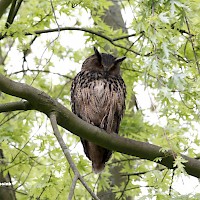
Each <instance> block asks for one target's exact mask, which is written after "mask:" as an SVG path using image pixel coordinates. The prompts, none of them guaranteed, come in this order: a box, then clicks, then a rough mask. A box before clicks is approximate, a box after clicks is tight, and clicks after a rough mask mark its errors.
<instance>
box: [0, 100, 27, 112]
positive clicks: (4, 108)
mask: <svg viewBox="0 0 200 200" xmlns="http://www.w3.org/2000/svg"><path fill="white" fill-rule="evenodd" d="M17 110H25V111H26V110H31V104H30V103H29V102H28V101H19V102H11V103H6V104H0V113H1V112H11V111H17Z"/></svg>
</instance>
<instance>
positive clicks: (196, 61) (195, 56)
mask: <svg viewBox="0 0 200 200" xmlns="http://www.w3.org/2000/svg"><path fill="white" fill-rule="evenodd" d="M185 22H186V25H187V29H188V32H189V34H190V35H189V38H188V39H189V40H190V42H191V44H192V51H193V53H194V58H195V63H196V66H197V70H198V73H199V74H200V68H199V63H198V59H197V54H196V51H195V49H194V43H193V41H192V39H191V37H192V36H191V33H190V26H189V23H188V20H187V17H186V16H185Z"/></svg>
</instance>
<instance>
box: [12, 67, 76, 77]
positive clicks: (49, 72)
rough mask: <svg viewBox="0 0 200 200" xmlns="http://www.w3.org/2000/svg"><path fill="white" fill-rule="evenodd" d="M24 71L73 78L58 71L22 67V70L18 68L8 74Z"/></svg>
mask: <svg viewBox="0 0 200 200" xmlns="http://www.w3.org/2000/svg"><path fill="white" fill-rule="evenodd" d="M26 72H38V73H47V74H55V75H58V76H62V77H64V78H67V79H70V80H73V78H72V77H70V76H67V75H64V74H60V73H56V72H51V71H49V70H40V69H23V70H20V71H16V72H13V73H11V74H9V76H11V75H14V74H19V73H26Z"/></svg>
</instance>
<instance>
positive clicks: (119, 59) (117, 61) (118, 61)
mask: <svg viewBox="0 0 200 200" xmlns="http://www.w3.org/2000/svg"><path fill="white" fill-rule="evenodd" d="M125 59H126V56H123V57H120V58H116V59H115V63H121V62H122V61H123V60H125Z"/></svg>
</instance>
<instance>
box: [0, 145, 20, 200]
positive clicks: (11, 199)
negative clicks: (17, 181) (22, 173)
mask: <svg viewBox="0 0 200 200" xmlns="http://www.w3.org/2000/svg"><path fill="white" fill-rule="evenodd" d="M3 159H4V155H3V151H2V149H0V165H1V166H3V165H5V164H4V162H3ZM0 199H1V200H15V199H16V197H15V190H14V188H13V186H12V181H11V177H10V174H9V172H8V173H7V174H6V175H4V174H3V171H0Z"/></svg>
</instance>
